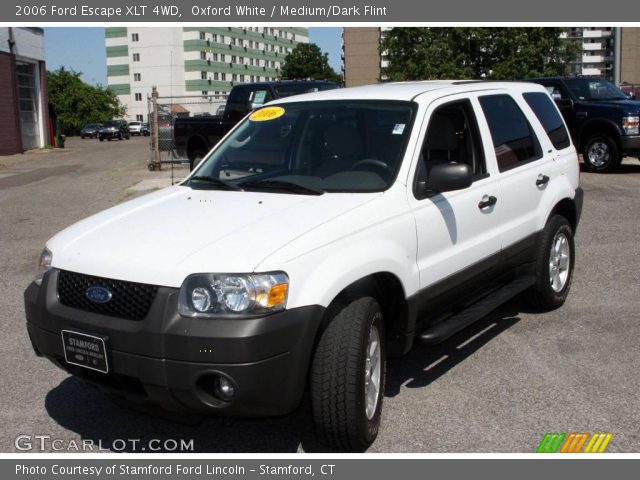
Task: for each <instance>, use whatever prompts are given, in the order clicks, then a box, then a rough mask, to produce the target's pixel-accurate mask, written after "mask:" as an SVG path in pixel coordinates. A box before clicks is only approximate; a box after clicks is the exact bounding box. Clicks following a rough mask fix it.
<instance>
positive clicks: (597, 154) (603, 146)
mask: <svg viewBox="0 0 640 480" xmlns="http://www.w3.org/2000/svg"><path fill="white" fill-rule="evenodd" d="M582 157H583V159H584V167H585V169H587V170H589V171H591V172H602V173H604V172H611V171H613V170H614V169H615V168H616V167H617V166H618V165H620V163H621V162H622V157H621V156H620V151H619V149H618V145H617V144H616V142H615V141H614V140H613V139H612V138H611V137H609V136H608V135H601V134H598V135H594V136H592V137H589V138H588V139H587V141H586V142H585V146H584V150H583V151H582Z"/></svg>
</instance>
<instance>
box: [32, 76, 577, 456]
mask: <svg viewBox="0 0 640 480" xmlns="http://www.w3.org/2000/svg"><path fill="white" fill-rule="evenodd" d="M578 180H579V168H578V156H577V153H576V150H575V148H574V147H573V145H572V143H571V138H570V136H569V133H568V132H567V129H566V127H565V124H564V122H563V120H562V117H561V115H560V113H559V111H558V109H557V108H556V106H555V105H554V103H553V101H552V100H551V97H550V96H549V94H548V93H547V92H546V90H545V89H544V88H543V87H541V86H539V85H535V84H533V83H525V82H522V83H515V82H514V83H509V82H505V83H499V82H495V83H484V82H475V83H470V82H467V81H461V82H455V81H439V82H414V83H400V84H389V83H386V84H382V85H374V86H368V87H360V88H349V89H342V90H333V91H325V92H319V93H314V94H309V95H302V96H299V97H291V98H286V99H280V100H278V101H276V102H274V103H273V104H271V105H269V106H265V107H263V108H260V109H258V110H256V111H255V112H253V113H252V114H250V115H249V116H247V118H245V119H244V120H243V121H242V122H241V123H240V124H239V125H238V126H237V128H236V129H234V131H233V132H231V134H230V135H228V136H227V137H226V138H225V139H224V140H222V141H221V142H220V143H218V144H217V145H216V146H215V147H214V149H213V150H212V152H211V154H210V155H209V156H208V157H207V158H206V159H204V160H203V161H202V162H201V163H200V164H199V165H198V166H197V167H196V169H195V170H194V171H193V172H192V174H191V175H190V176H188V177H187V178H186V179H185V180H184V181H183V182H182V183H180V184H179V185H176V186H173V187H169V188H166V189H164V190H161V191H158V192H155V193H152V194H149V195H147V196H143V197H139V198H136V199H134V200H131V201H129V202H127V203H124V204H120V205H118V206H116V207H113V208H110V209H108V210H105V211H103V212H101V213H98V214H97V215H94V216H92V217H89V218H88V219H84V220H82V221H81V222H80V223H77V224H76V225H74V226H71V227H69V228H67V229H66V230H63V231H62V232H60V233H58V234H57V235H56V236H54V237H53V238H52V239H50V240H49V241H48V242H47V243H46V246H45V249H44V251H43V253H42V256H41V259H40V267H39V271H38V274H37V276H36V278H35V281H34V282H33V283H31V285H29V287H28V288H27V290H26V292H25V310H26V316H27V329H28V332H29V337H30V338H31V342H32V344H33V346H34V349H35V352H36V353H37V354H38V355H43V356H45V357H47V358H49V359H50V360H51V361H53V363H55V364H56V365H57V366H59V367H61V368H63V369H65V370H66V371H68V372H70V373H72V374H73V375H76V376H78V377H81V378H83V379H85V380H87V381H88V382H91V383H93V384H96V385H97V386H98V387H100V388H101V389H103V390H104V391H106V392H110V393H114V394H117V395H118V397H120V398H129V399H130V400H131V401H133V402H136V405H137V406H138V407H140V406H142V405H145V404H146V405H149V406H150V407H154V408H155V407H157V406H161V407H164V408H168V409H171V410H173V411H174V412H185V413H186V412H190V413H193V412H198V413H200V414H204V415H223V416H268V415H283V414H286V413H289V412H292V411H293V410H295V409H296V408H297V407H298V405H299V404H300V402H301V400H302V398H303V393H304V392H305V391H306V390H307V389H308V391H309V392H310V395H309V398H310V401H311V410H312V412H313V419H314V422H315V424H316V426H317V428H318V431H319V432H320V435H321V438H322V439H323V440H324V441H325V442H326V443H327V444H329V445H331V446H332V447H334V448H338V449H343V450H356V451H361V450H364V449H366V448H367V447H368V446H369V445H370V444H371V443H372V442H373V441H374V439H375V438H376V435H377V433H378V428H379V425H380V420H381V412H382V404H383V394H384V390H385V373H386V372H385V369H386V359H387V358H388V357H391V356H394V357H397V356H401V355H404V354H406V353H407V352H409V350H410V349H411V348H412V346H413V344H414V341H416V340H417V341H419V342H421V343H423V344H425V345H435V344H437V343H439V342H442V341H443V340H445V339H446V338H448V337H450V336H451V335H453V334H455V333H457V332H459V331H460V330H462V329H463V328H465V327H466V326H468V325H470V324H471V323H473V322H475V321H477V320H478V319H480V318H481V317H483V316H485V315H486V314H487V313H489V312H490V311H492V310H493V309H495V308H496V307H498V306H499V305H500V304H502V303H504V302H506V301H507V300H509V299H510V298H512V297H514V296H515V295H517V294H520V293H523V294H525V295H526V296H527V297H528V298H529V300H530V301H531V303H532V305H533V306H534V307H535V308H537V309H539V310H543V311H544V310H550V309H555V308H558V307H560V306H561V305H563V303H564V302H565V300H566V298H567V295H568V294H569V290H570V288H571V283H572V278H573V271H574V263H575V258H576V257H575V245H574V241H573V238H574V233H575V231H576V228H577V226H578V222H579V219H580V213H581V208H582V190H581V189H580V187H579V185H578ZM176 245H179V246H180V248H176ZM514 354H516V355H517V352H516V353H514ZM521 373H522V374H526V373H527V372H521ZM431 413H432V414H437V412H431ZM414 414H415V415H422V414H424V412H414Z"/></svg>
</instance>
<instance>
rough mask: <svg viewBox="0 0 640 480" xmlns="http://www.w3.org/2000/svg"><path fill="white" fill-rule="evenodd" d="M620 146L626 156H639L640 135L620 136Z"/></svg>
mask: <svg viewBox="0 0 640 480" xmlns="http://www.w3.org/2000/svg"><path fill="white" fill-rule="evenodd" d="M620 146H621V147H622V151H623V152H624V153H626V154H627V155H631V156H640V135H632V136H629V135H622V136H620Z"/></svg>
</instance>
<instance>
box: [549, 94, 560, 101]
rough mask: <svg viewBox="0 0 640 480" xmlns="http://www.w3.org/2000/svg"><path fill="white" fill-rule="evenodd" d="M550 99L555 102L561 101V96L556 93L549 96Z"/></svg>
mask: <svg viewBox="0 0 640 480" xmlns="http://www.w3.org/2000/svg"><path fill="white" fill-rule="evenodd" d="M551 98H553V99H554V100H555V101H556V102H557V101H558V100H562V95H560V94H559V93H558V92H553V93H552V94H551Z"/></svg>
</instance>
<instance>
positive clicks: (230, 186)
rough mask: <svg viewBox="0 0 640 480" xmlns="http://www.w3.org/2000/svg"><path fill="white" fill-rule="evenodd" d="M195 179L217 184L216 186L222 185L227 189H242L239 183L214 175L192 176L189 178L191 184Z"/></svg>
mask: <svg viewBox="0 0 640 480" xmlns="http://www.w3.org/2000/svg"><path fill="white" fill-rule="evenodd" d="M194 180H196V181H198V182H203V183H208V184H209V185H215V186H216V187H222V188H225V189H227V190H235V191H242V188H240V187H239V186H238V185H234V184H233V183H229V182H225V181H224V180H220V179H219V178H218V177H213V176H210V175H196V176H194V177H191V178H190V179H189V184H191V182H192V181H194Z"/></svg>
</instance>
